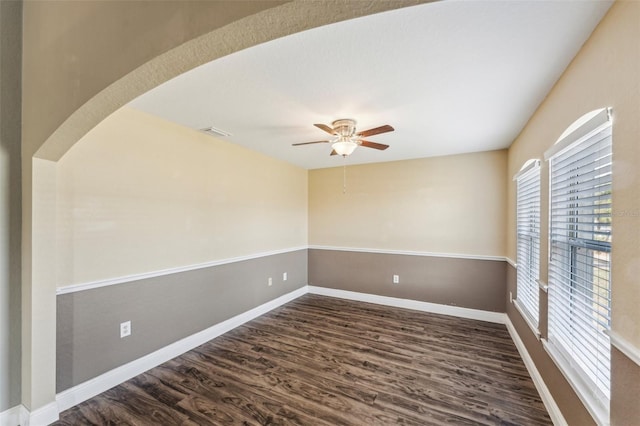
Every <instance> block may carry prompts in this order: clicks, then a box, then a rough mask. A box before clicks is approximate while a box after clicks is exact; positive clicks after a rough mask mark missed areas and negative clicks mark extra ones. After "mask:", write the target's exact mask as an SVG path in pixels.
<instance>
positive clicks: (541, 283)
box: [537, 280, 549, 293]
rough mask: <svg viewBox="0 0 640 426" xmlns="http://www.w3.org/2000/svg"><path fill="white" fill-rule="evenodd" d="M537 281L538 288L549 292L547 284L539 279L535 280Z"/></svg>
mask: <svg viewBox="0 0 640 426" xmlns="http://www.w3.org/2000/svg"><path fill="white" fill-rule="evenodd" d="M537 282H538V287H539V288H540V290H542V291H544V292H545V293H549V285H548V284H547V283H545V282H544V281H541V280H537Z"/></svg>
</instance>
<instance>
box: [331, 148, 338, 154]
mask: <svg viewBox="0 0 640 426" xmlns="http://www.w3.org/2000/svg"><path fill="white" fill-rule="evenodd" d="M329 155H338V153H337V152H336V150H335V149H334V150H333V151H331V154H329Z"/></svg>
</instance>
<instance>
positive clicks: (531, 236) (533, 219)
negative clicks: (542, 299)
mask: <svg viewBox="0 0 640 426" xmlns="http://www.w3.org/2000/svg"><path fill="white" fill-rule="evenodd" d="M515 180H516V210H517V214H516V215H517V218H516V220H517V224H516V226H517V243H518V246H517V260H516V262H517V264H518V270H517V284H516V285H517V297H516V302H517V303H518V304H519V307H520V308H521V309H522V310H524V312H523V314H524V315H526V316H528V319H529V320H530V321H531V323H532V324H533V326H534V327H535V328H537V326H538V316H539V308H538V299H539V297H538V278H539V269H540V162H539V161H537V160H536V161H534V162H533V163H531V164H530V165H529V167H525V168H524V169H523V170H522V171H521V172H520V173H518V174H517V175H516V177H515Z"/></svg>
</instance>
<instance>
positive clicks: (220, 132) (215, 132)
mask: <svg viewBox="0 0 640 426" xmlns="http://www.w3.org/2000/svg"><path fill="white" fill-rule="evenodd" d="M200 131H201V132H204V133H207V134H209V135H212V136H222V137H224V138H226V137H229V136H231V133H229V132H225V131H224V130H220V129H217V128H215V127H213V126H210V127H205V128H204V129H200Z"/></svg>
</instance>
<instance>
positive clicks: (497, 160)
mask: <svg viewBox="0 0 640 426" xmlns="http://www.w3.org/2000/svg"><path fill="white" fill-rule="evenodd" d="M337 160H339V159H337ZM347 161H348V160H347ZM506 171H507V153H506V151H505V150H501V151H491V152H482V153H475V154H465V155H455V156H446V157H433V158H424V159H418V160H408V161H395V162H388V163H378V164H367V165H358V166H347V169H346V173H347V193H346V194H343V193H342V186H343V185H342V180H343V168H342V167H336V168H329V169H319V170H312V171H310V172H309V244H311V245H321V246H335V247H354V248H369V249H382V250H405V251H418V252H435V253H453V254H467V255H477V256H504V255H505V227H504V223H505V221H506V185H505V177H506Z"/></svg>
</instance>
